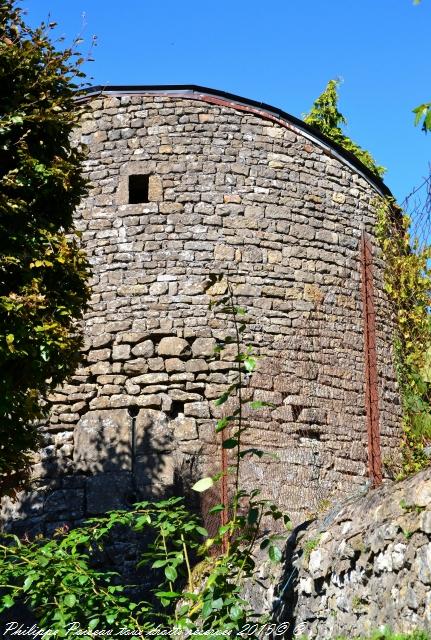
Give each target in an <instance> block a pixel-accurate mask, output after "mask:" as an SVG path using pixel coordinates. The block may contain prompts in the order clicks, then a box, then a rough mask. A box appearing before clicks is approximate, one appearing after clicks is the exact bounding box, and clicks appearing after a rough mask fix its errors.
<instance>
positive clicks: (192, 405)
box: [184, 402, 210, 418]
mask: <svg viewBox="0 0 431 640" xmlns="http://www.w3.org/2000/svg"><path fill="white" fill-rule="evenodd" d="M184 415H186V416H195V417H196V418H209V417H210V410H209V406H208V403H206V402H187V403H186V404H185V405H184Z"/></svg>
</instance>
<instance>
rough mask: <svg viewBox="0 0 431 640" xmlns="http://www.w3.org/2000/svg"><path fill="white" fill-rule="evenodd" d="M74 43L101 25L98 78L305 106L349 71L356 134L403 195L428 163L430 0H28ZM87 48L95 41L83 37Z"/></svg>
mask: <svg viewBox="0 0 431 640" xmlns="http://www.w3.org/2000/svg"><path fill="white" fill-rule="evenodd" d="M22 6H23V7H25V8H26V9H28V21H29V22H30V23H31V24H33V25H34V24H36V23H38V22H39V21H41V20H42V19H46V17H47V15H48V14H49V13H50V14H51V19H52V20H56V21H57V22H58V23H59V28H58V32H59V33H61V34H64V35H65V36H66V40H67V41H69V42H70V40H71V39H73V37H74V36H76V35H77V34H79V33H80V32H81V31H82V27H83V17H82V15H83V14H85V18H84V37H85V38H86V43H87V45H88V42H89V41H90V40H91V36H92V35H93V34H94V35H96V36H97V38H98V45H97V47H96V48H95V50H94V52H93V53H94V58H95V62H93V63H90V64H89V65H87V71H88V72H89V74H90V75H91V76H92V84H200V85H204V86H208V87H212V88H216V89H222V90H225V91H228V92H231V93H236V94H239V95H242V96H245V97H248V98H252V99H254V100H261V101H263V102H267V103H269V104H272V105H274V106H277V107H280V108H282V109H284V110H285V111H287V112H289V113H291V114H293V115H296V116H299V117H301V115H302V114H303V113H304V112H306V111H307V110H308V108H309V107H310V105H311V103H312V102H313V100H314V99H315V98H316V97H317V96H318V95H319V93H321V91H322V90H323V88H324V86H325V84H326V82H327V81H328V80H329V79H330V78H334V77H337V76H339V77H341V78H343V80H344V83H343V85H342V87H341V99H340V109H341V111H342V113H344V114H345V116H346V117H347V119H348V121H349V125H348V128H347V133H348V135H350V136H351V137H352V138H353V139H354V140H355V141H356V142H358V143H359V144H360V145H362V146H363V147H365V148H367V149H369V150H370V151H371V152H372V153H373V155H374V156H375V158H376V160H377V161H378V163H379V164H382V165H384V166H386V167H387V168H388V172H387V174H386V177H385V182H386V184H387V185H388V186H389V187H390V188H391V189H392V191H393V193H394V195H395V196H396V197H397V198H398V199H399V200H402V199H403V198H404V196H405V195H406V194H407V193H408V192H409V191H411V189H412V188H413V187H414V186H415V185H418V184H420V183H421V182H422V179H423V178H424V177H425V176H426V175H427V174H428V168H429V162H430V161H431V135H430V134H428V136H426V135H425V134H423V133H422V132H421V131H420V129H419V128H415V127H413V115H412V113H411V111H412V109H413V107H415V106H416V105H418V104H420V103H422V102H426V101H431V82H430V73H431V64H430V61H431V28H430V27H431V0H422V3H421V4H420V5H418V6H413V3H412V0H272V1H271V2H268V1H266V2H265V1H263V0H260V1H259V2H258V1H257V0H230V1H228V0H213V1H212V2H211V1H208V0H207V1H205V0H182V2H179V1H175V2H174V1H173V0H123V1H122V2H118V1H115V2H114V1H113V0H70V1H64V0H63V1H61V0H22ZM84 50H86V49H85V46H84Z"/></svg>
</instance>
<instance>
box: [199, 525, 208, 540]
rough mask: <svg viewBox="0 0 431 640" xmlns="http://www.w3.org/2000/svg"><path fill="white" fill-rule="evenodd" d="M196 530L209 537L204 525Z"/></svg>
mask: <svg viewBox="0 0 431 640" xmlns="http://www.w3.org/2000/svg"><path fill="white" fill-rule="evenodd" d="M196 531H197V532H198V533H200V534H201V536H205V538H207V537H208V531H207V530H206V529H204V528H203V527H196Z"/></svg>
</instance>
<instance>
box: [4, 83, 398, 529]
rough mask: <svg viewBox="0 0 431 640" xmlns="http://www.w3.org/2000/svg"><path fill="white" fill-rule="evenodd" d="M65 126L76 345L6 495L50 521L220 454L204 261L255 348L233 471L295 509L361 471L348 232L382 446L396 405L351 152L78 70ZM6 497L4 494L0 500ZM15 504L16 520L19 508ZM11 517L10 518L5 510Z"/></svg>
mask: <svg viewBox="0 0 431 640" xmlns="http://www.w3.org/2000/svg"><path fill="white" fill-rule="evenodd" d="M84 102H85V107H86V111H85V113H84V114H83V117H82V126H81V130H80V131H79V132H77V139H78V142H79V143H82V144H85V145H86V146H87V147H88V159H87V161H86V163H85V173H86V176H87V177H88V179H89V181H90V185H91V188H90V191H89V194H88V197H87V198H86V200H85V201H84V202H83V204H82V206H81V208H80V210H79V211H78V213H77V217H76V225H77V228H78V229H79V230H80V231H81V232H82V243H83V246H84V248H85V250H86V251H87V253H88V256H89V259H90V261H91V264H92V268H93V277H92V281H91V286H92V299H91V304H90V307H89V309H88V311H87V313H86V315H85V361H84V363H83V366H82V367H81V369H79V370H78V371H77V372H76V375H75V376H74V378H73V379H72V380H71V381H70V382H69V383H68V384H66V385H64V386H63V387H62V388H59V389H58V390H57V392H56V393H55V395H54V396H53V398H52V399H53V402H54V407H53V413H52V418H51V420H50V422H49V424H48V425H47V426H46V447H45V448H44V449H43V450H42V451H41V452H40V454H39V455H38V458H37V460H36V464H35V468H34V477H35V489H36V491H35V493H33V494H31V495H27V496H23V497H22V503H21V505H20V506H17V505H15V506H14V507H10V508H9V509H6V511H7V512H8V515H9V517H12V518H19V519H20V522H21V524H20V526H21V527H22V528H24V529H26V530H28V529H29V527H30V526H31V527H33V528H34V530H36V529H40V528H42V529H44V530H45V531H47V532H49V531H50V530H52V529H53V528H55V527H56V526H58V525H59V524H60V523H61V524H62V523H64V522H69V523H70V524H72V525H73V524H75V523H76V522H79V521H80V520H81V519H82V518H83V517H85V516H86V515H92V514H96V513H100V512H103V511H105V510H107V509H111V508H116V507H123V506H125V505H126V504H127V503H128V502H130V501H131V500H133V499H134V498H136V497H139V496H150V497H157V496H160V495H163V494H165V493H166V492H167V491H168V492H169V491H175V490H177V489H176V488H177V487H178V486H180V485H181V484H182V485H186V484H187V483H188V482H190V481H192V480H196V479H198V478H199V477H201V476H202V475H203V474H205V475H207V474H208V472H212V471H215V470H217V469H218V468H219V466H220V442H219V441H218V440H217V437H216V434H215V432H214V422H215V421H214V416H215V415H218V414H216V409H215V408H214V405H213V400H214V399H215V398H216V397H217V396H219V395H220V393H221V392H222V391H223V390H224V389H225V388H226V385H227V384H228V380H229V375H230V372H231V371H232V368H233V366H234V363H233V357H234V353H233V351H228V352H227V353H226V354H225V355H224V357H223V359H221V360H215V359H212V358H211V355H212V353H213V348H214V345H215V343H216V341H217V339H218V338H220V337H222V336H224V335H225V334H226V332H227V331H229V321H227V320H226V319H224V318H223V317H222V316H221V315H220V314H217V313H214V311H210V310H209V308H208V304H209V301H210V297H211V294H213V295H215V294H217V292H219V293H222V292H223V290H224V288H223V287H225V281H224V280H223V279H222V281H221V282H220V283H219V284H218V285H217V287H218V289H213V290H210V291H207V290H206V289H205V286H206V282H207V279H208V275H209V274H210V273H216V274H219V275H221V276H222V277H223V278H224V279H225V280H226V279H229V281H230V282H231V284H232V287H233V289H234V292H235V296H236V299H237V302H238V304H240V305H242V306H244V307H246V309H247V331H246V334H245V341H246V342H248V343H251V344H253V347H254V349H255V351H256V352H257V353H258V354H259V356H260V357H259V364H258V368H257V372H256V373H255V374H254V375H252V376H251V379H250V381H249V390H248V391H249V394H250V397H253V398H254V399H255V400H264V401H268V402H271V403H273V405H274V406H273V407H271V408H266V409H261V410H259V411H256V412H253V413H252V414H251V415H250V417H249V425H250V430H249V432H248V435H247V440H248V442H249V443H250V445H252V446H258V447H259V448H261V449H264V450H268V451H271V452H273V453H275V454H276V457H275V458H265V457H264V458H262V460H261V461H257V459H256V460H250V461H249V462H246V463H245V465H244V469H243V476H244V482H246V483H249V484H250V485H256V484H258V485H259V486H261V487H263V488H264V491H265V493H266V494H267V495H268V496H270V497H272V498H275V499H276V500H277V501H278V502H280V503H281V504H282V506H284V507H286V508H287V509H288V510H289V511H290V513H291V514H292V516H293V517H294V518H296V519H298V518H300V517H302V516H304V514H305V513H306V512H307V511H313V510H315V509H316V508H318V506H319V503H320V502H321V501H322V500H326V499H328V498H331V497H333V496H334V495H345V494H350V493H352V492H354V491H355V487H357V486H359V485H361V484H363V483H364V482H365V481H366V479H367V474H368V472H367V446H368V445H367V440H368V435H367V420H366V393H365V392H366V384H365V380H366V365H365V358H364V329H365V327H364V309H363V297H362V295H361V264H360V244H361V236H362V233H363V230H364V229H365V230H366V231H367V232H368V234H369V237H370V241H371V245H372V246H373V254H374V265H373V269H374V271H373V278H374V282H373V285H374V306H375V316H376V344H377V348H376V352H377V386H378V409H379V412H380V417H379V423H380V446H381V451H382V459H383V461H384V462H386V461H388V460H390V459H391V457H392V456H394V455H396V452H397V450H398V445H399V443H398V440H399V422H400V408H399V398H398V393H397V388H396V383H395V376H394V368H393V362H392V334H391V327H390V321H389V315H390V314H389V312H388V309H389V307H388V303H387V300H386V298H385V294H384V289H383V275H382V274H383V265H382V263H381V260H380V258H379V253H378V250H377V246H376V243H375V240H374V231H373V229H374V224H375V213H374V204H373V202H374V200H375V198H376V196H378V195H379V194H380V195H381V194H386V193H387V189H386V187H385V186H384V185H383V184H382V183H381V182H380V181H379V180H378V179H377V178H375V177H374V176H373V175H372V174H371V173H370V172H369V171H368V170H367V169H366V168H365V167H364V166H363V165H362V164H361V163H360V162H359V161H358V160H357V159H356V158H355V157H354V156H352V155H350V154H349V153H347V152H345V151H343V150H342V149H341V148H339V147H338V146H337V145H334V144H333V143H331V141H329V140H328V139H326V138H324V137H323V136H321V135H320V134H319V133H317V132H316V131H314V130H312V129H311V128H310V127H308V126H307V125H305V124H304V123H303V122H302V121H299V120H297V119H296V118H294V117H292V116H290V115H288V114H286V113H284V112H282V111H280V110H278V109H274V108H273V107H269V106H268V105H263V104H257V103H254V102H251V101H249V100H245V99H243V98H239V97H237V96H232V95H228V94H224V93H222V92H218V91H213V90H210V89H204V88H201V87H193V86H190V87H183V86H182V87H122V86H120V87H112V88H110V89H108V90H106V89H102V88H94V89H92V90H90V91H89V92H88V94H87V96H86V98H85V100H84ZM10 509H11V510H12V511H10ZM29 516H31V521H29V519H28V517H29ZM15 524H16V525H18V523H15Z"/></svg>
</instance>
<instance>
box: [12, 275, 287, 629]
mask: <svg viewBox="0 0 431 640" xmlns="http://www.w3.org/2000/svg"><path fill="white" fill-rule="evenodd" d="M225 286H226V290H227V293H226V295H222V296H221V297H220V298H219V299H217V300H216V301H215V302H214V303H213V305H212V306H213V307H214V308H216V309H217V311H218V312H220V313H222V314H223V316H224V317H227V318H229V319H230V320H231V322H230V323H229V324H230V326H229V330H228V331H227V335H226V336H225V338H223V339H221V340H220V341H219V342H218V344H217V347H216V353H215V356H214V357H216V358H219V357H220V356H221V354H222V353H223V350H224V349H225V348H226V347H227V346H228V345H229V346H232V345H234V346H235V358H234V359H235V363H236V364H235V367H234V370H233V371H232V372H231V373H232V375H231V384H230V385H229V386H228V388H227V389H226V391H225V392H223V393H222V394H221V396H220V397H219V398H218V399H217V400H216V401H215V404H216V406H219V407H220V406H223V405H225V406H228V405H227V404H226V403H227V402H228V401H230V403H231V404H232V405H235V408H231V406H230V405H229V414H228V415H227V416H226V417H224V418H221V419H220V420H218V421H217V425H216V431H217V432H218V433H224V434H225V437H224V438H223V446H224V447H225V448H226V449H230V450H233V451H235V462H234V464H233V465H232V467H231V468H228V469H227V470H222V471H221V472H220V473H218V474H217V475H216V476H212V477H206V478H202V479H201V480H198V481H197V482H196V483H195V485H194V489H195V491H198V492H202V491H205V490H206V489H208V488H209V487H210V486H213V485H214V484H215V483H217V482H219V481H220V480H222V479H223V478H226V474H228V475H229V477H231V478H233V482H232V483H230V484H231V486H232V497H231V498H230V500H229V502H228V503H220V504H218V505H215V506H214V507H213V508H212V509H211V510H210V512H209V513H213V514H217V513H218V514H223V516H224V517H223V518H221V525H220V526H219V528H218V531H217V533H216V535H215V536H214V537H213V538H210V537H209V534H208V532H207V531H206V529H204V528H203V527H202V525H201V523H200V521H199V518H198V517H197V516H196V515H195V514H193V513H191V512H190V511H189V510H188V509H187V508H186V507H185V505H184V500H183V498H181V497H175V498H170V499H168V500H163V501H159V502H141V503H139V504H136V505H135V506H134V509H133V510H131V511H112V512H110V513H108V514H107V515H106V516H102V517H99V518H94V519H92V520H89V521H88V522H87V523H85V525H84V526H82V527H80V528H77V529H74V530H72V531H68V530H67V529H66V528H65V529H59V530H58V531H57V532H56V535H55V536H54V537H53V538H52V539H51V540H47V539H45V538H43V537H38V538H36V539H35V540H33V541H30V540H28V539H23V540H20V539H19V538H17V537H16V536H10V535H3V536H0V614H1V613H2V612H4V611H6V610H8V609H10V608H11V607H13V606H14V605H15V604H16V603H21V604H24V605H25V606H26V607H27V608H28V609H29V610H30V611H31V613H32V614H33V616H34V617H35V618H36V620H37V623H38V625H39V627H40V628H41V629H43V630H48V629H49V630H50V631H51V633H52V634H53V635H55V636H56V637H59V638H62V637H66V636H67V635H68V632H69V633H73V635H74V637H77V635H78V637H79V638H81V639H82V640H90V638H91V637H92V634H97V632H100V633H102V632H103V630H112V635H116V634H117V633H119V632H120V630H121V629H123V630H129V633H128V634H127V633H126V632H125V631H123V632H122V633H121V635H132V631H133V636H134V637H137V638H141V639H144V638H148V637H153V638H154V639H155V640H162V639H164V638H166V637H167V633H168V631H169V630H172V629H173V628H175V629H177V630H183V632H184V633H183V634H182V635H183V637H186V636H187V635H193V637H194V638H203V637H205V638H207V637H208V635H209V634H210V635H211V637H212V638H214V640H216V639H218V638H220V639H221V638H223V639H224V640H225V639H226V637H227V635H226V634H229V635H230V636H231V637H234V636H236V635H238V633H239V632H240V631H241V630H242V629H243V628H244V627H245V625H246V623H248V624H250V623H251V622H253V623H256V622H260V624H262V618H261V617H260V616H259V615H258V614H256V613H255V612H254V611H253V610H252V608H251V606H250V603H249V602H247V601H246V600H245V599H244V598H243V597H242V590H243V584H244V581H245V580H248V581H250V580H251V581H253V580H257V579H258V575H259V573H258V570H259V567H257V568H256V566H255V560H254V555H255V552H256V549H257V548H258V547H259V548H260V549H261V550H264V551H266V552H267V554H268V558H269V560H270V561H272V562H275V563H277V562H280V561H281V559H282V551H281V549H280V548H279V542H280V540H282V541H283V542H284V541H285V536H283V535H279V534H274V533H271V527H269V531H267V530H265V531H262V522H263V521H265V523H269V522H270V521H271V520H272V521H281V522H283V523H284V525H285V526H286V528H289V524H290V521H289V518H288V517H287V516H286V515H285V514H283V513H282V512H281V511H279V509H278V508H277V507H276V506H275V505H273V504H271V503H270V502H269V501H267V500H265V499H261V498H260V496H259V490H258V489H254V490H252V491H246V490H244V489H243V488H241V486H240V478H241V474H240V467H241V462H242V460H243V459H244V458H245V457H247V456H251V455H256V456H258V457H261V456H262V455H263V452H261V451H258V450H256V449H245V448H244V447H243V446H242V440H243V436H244V434H245V433H246V431H247V429H248V425H247V422H246V420H245V408H246V406H247V407H248V409H251V410H253V409H255V410H258V409H262V408H264V407H265V406H268V405H267V403H264V402H260V401H259V402H257V401H256V402H253V401H250V400H249V399H248V397H247V393H246V386H247V376H249V374H250V373H252V371H253V370H254V369H255V367H256V364H257V361H256V356H255V355H254V354H253V350H252V348H251V347H250V346H245V347H242V344H241V341H242V335H243V333H244V331H245V329H246V326H247V325H246V320H245V309H243V308H241V307H238V306H237V305H236V304H235V301H234V297H233V291H232V287H231V285H230V283H229V282H225ZM227 429H230V431H231V433H230V434H227ZM126 530H129V531H130V530H131V531H134V532H137V533H139V534H142V536H143V539H144V540H150V542H148V543H147V545H146V547H145V550H144V552H143V553H142V554H141V557H140V559H139V563H138V565H137V566H138V567H140V569H141V570H143V571H144V573H145V575H146V576H149V575H152V576H153V583H154V587H153V588H152V589H151V592H150V593H149V594H148V596H146V598H145V599H143V600H140V601H136V600H133V599H132V597H131V596H130V593H131V591H130V589H129V588H128V587H130V586H132V585H121V584H120V579H119V576H118V575H116V574H114V573H112V572H108V571H106V570H105V571H102V570H99V569H97V568H95V565H94V558H95V557H99V559H100V558H101V557H103V552H104V550H105V549H107V547H108V548H109V543H112V541H113V540H114V542H115V536H117V537H118V536H119V535H122V537H123V538H124V533H125V531H126ZM112 536H113V537H112ZM216 549H222V552H221V553H219V554H218V555H216V554H214V550H216ZM265 622H266V620H265ZM71 625H75V626H71ZM76 625H77V626H76ZM257 628H258V629H260V627H257ZM157 630H159V631H157ZM201 632H202V635H201ZM179 633H181V632H179ZM247 636H248V637H249V638H251V639H257V637H258V633H257V634H253V633H251V632H250V633H248V634H247Z"/></svg>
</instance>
